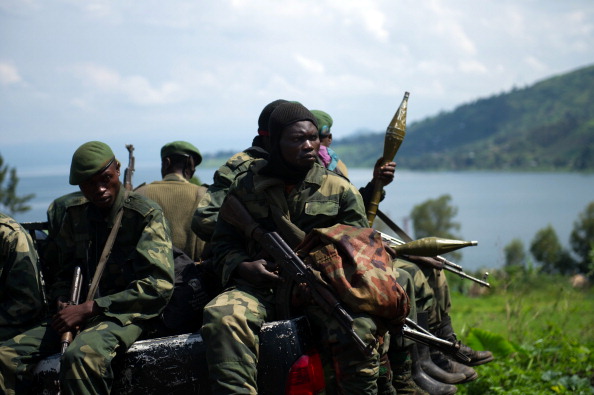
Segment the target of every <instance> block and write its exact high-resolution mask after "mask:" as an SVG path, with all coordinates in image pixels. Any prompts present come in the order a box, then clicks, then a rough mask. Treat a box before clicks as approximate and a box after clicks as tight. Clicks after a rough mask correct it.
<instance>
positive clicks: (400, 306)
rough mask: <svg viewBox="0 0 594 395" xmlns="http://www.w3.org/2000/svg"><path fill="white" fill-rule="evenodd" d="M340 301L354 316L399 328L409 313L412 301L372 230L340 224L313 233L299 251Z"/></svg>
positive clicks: (378, 236)
mask: <svg viewBox="0 0 594 395" xmlns="http://www.w3.org/2000/svg"><path fill="white" fill-rule="evenodd" d="M297 253H298V255H299V256H302V257H305V259H304V260H305V261H306V263H309V264H311V265H312V267H314V268H315V269H317V270H319V271H320V273H321V275H322V277H323V279H324V280H325V281H326V282H327V283H328V284H329V285H330V286H331V287H332V289H333V290H334V291H335V292H336V295H337V297H338V298H339V299H340V300H341V301H342V302H343V303H345V305H347V306H348V307H350V308H351V309H352V310H353V311H355V312H365V313H368V314H371V315H373V316H378V317H381V318H384V319H386V323H387V324H388V326H390V327H392V328H394V327H396V328H399V327H401V326H402V325H403V324H404V320H405V318H406V316H407V315H408V313H409V311H410V300H409V298H408V295H407V294H406V292H405V291H404V289H403V288H402V287H401V286H400V285H399V284H398V283H397V282H396V276H395V275H394V273H393V271H392V268H391V265H390V256H389V255H388V253H387V252H386V250H385V248H384V244H383V242H382V239H381V236H380V234H379V233H378V232H377V231H375V230H374V229H372V228H357V227H354V226H349V225H343V224H337V225H334V226H332V227H330V228H316V229H314V230H313V231H311V232H310V233H309V234H308V235H307V236H306V237H305V239H304V240H303V242H302V243H301V245H300V246H299V247H298V248H297Z"/></svg>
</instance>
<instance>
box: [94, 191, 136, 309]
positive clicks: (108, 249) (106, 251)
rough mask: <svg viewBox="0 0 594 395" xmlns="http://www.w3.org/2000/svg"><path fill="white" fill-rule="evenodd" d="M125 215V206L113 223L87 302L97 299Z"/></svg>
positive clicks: (121, 208)
mask: <svg viewBox="0 0 594 395" xmlns="http://www.w3.org/2000/svg"><path fill="white" fill-rule="evenodd" d="M127 197H128V192H126V197H125V198H127ZM123 215H124V206H123V205H122V207H120V209H119V210H118V213H117V215H116V217H115V220H114V223H113V228H111V232H109V237H108V238H107V241H106V242H105V246H104V247H103V252H102V253H101V258H100V259H99V263H98V264H97V269H95V275H94V276H93V281H92V282H91V286H90V287H89V293H88V294H87V299H86V301H87V302H88V301H90V300H93V299H94V298H95V294H96V293H97V288H98V287H99V281H100V280H101V275H102V274H103V269H105V264H106V263H107V260H108V259H109V255H110V254H111V249H112V247H113V243H114V242H115V239H116V236H117V235H118V230H119V229H120V224H121V223H122V216H123Z"/></svg>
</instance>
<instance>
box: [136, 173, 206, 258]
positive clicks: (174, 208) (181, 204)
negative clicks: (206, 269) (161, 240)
mask: <svg viewBox="0 0 594 395" xmlns="http://www.w3.org/2000/svg"><path fill="white" fill-rule="evenodd" d="M135 192H137V193H139V194H141V195H144V196H146V197H148V198H149V199H151V200H153V201H155V202H157V203H158V204H159V206H161V208H162V209H163V213H164V214H165V218H167V221H169V226H170V227H171V238H172V242H173V245H174V246H176V247H177V248H179V249H180V250H182V251H183V252H185V253H186V255H187V256H189V257H190V258H192V260H194V261H198V260H199V258H200V256H201V255H202V249H203V248H204V241H202V240H201V239H200V238H198V237H197V236H196V234H195V233H194V232H192V231H191V229H190V224H191V221H192V215H193V214H194V211H195V210H196V208H197V207H198V202H200V200H201V199H202V197H203V196H204V194H205V193H206V187H203V186H198V185H194V184H192V183H190V182H189V181H188V180H186V179H185V178H184V177H183V176H182V175H180V174H177V173H170V174H167V175H166V176H165V177H163V180H162V181H154V182H152V183H150V184H148V185H142V186H140V187H139V188H137V189H136V190H135Z"/></svg>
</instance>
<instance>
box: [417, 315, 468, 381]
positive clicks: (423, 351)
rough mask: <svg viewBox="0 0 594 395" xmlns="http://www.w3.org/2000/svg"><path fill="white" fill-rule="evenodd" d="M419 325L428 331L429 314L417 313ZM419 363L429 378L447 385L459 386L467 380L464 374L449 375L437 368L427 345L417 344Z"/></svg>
mask: <svg viewBox="0 0 594 395" xmlns="http://www.w3.org/2000/svg"><path fill="white" fill-rule="evenodd" d="M417 323H418V324H419V326H421V327H422V328H424V329H427V327H428V325H427V313H426V312H422V313H417ZM417 350H418V355H419V363H420V364H421V368H422V369H423V370H424V371H425V373H427V374H428V375H429V376H431V377H433V378H434V379H436V380H438V381H441V382H442V383H446V384H457V383H461V382H463V381H465V380H466V375H464V374H463V373H449V372H446V371H445V370H443V369H442V368H440V367H439V366H437V365H436V364H435V363H434V362H433V360H432V359H431V350H430V349H429V346H426V345H425V344H421V343H417Z"/></svg>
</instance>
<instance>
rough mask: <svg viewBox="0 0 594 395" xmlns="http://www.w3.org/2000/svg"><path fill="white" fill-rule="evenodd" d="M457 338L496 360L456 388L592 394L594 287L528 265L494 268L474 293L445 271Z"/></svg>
mask: <svg viewBox="0 0 594 395" xmlns="http://www.w3.org/2000/svg"><path fill="white" fill-rule="evenodd" d="M448 280H449V282H450V287H451V288H452V292H451V293H452V310H451V316H452V322H453V324H454V329H455V330H456V332H457V333H458V335H459V337H460V338H461V340H463V341H464V343H466V344H468V345H469V346H471V347H473V348H475V349H478V350H490V351H492V352H493V354H494V355H495V360H494V361H493V362H491V363H489V364H486V365H482V366H478V367H476V368H475V369H476V370H477V372H478V373H479V378H478V379H477V380H476V381H474V382H471V383H467V384H462V385H459V386H458V393H459V394H477V395H478V394H481V395H482V394H594V290H593V289H592V288H587V289H574V288H572V287H571V284H570V283H569V279H568V278H567V277H560V276H550V275H543V274H538V273H537V272H536V271H532V270H524V269H518V270H508V271H501V272H498V273H495V275H494V276H492V278H491V279H490V282H491V284H492V287H491V289H489V290H488V291H487V292H486V293H479V292H477V289H476V288H475V287H474V286H471V284H470V283H469V282H468V280H460V279H459V278H458V277H455V276H451V275H449V274H448Z"/></svg>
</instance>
